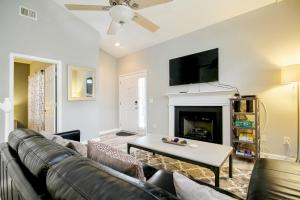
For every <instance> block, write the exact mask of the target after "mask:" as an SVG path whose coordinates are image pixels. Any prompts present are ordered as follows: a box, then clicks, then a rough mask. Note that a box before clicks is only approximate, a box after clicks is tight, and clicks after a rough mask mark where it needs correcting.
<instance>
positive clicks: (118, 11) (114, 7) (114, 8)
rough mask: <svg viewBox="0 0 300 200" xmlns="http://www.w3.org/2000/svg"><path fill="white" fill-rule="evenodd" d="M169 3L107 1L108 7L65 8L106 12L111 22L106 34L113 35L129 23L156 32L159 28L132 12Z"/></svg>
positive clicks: (154, 1) (125, 0)
mask: <svg viewBox="0 0 300 200" xmlns="http://www.w3.org/2000/svg"><path fill="white" fill-rule="evenodd" d="M171 1H173V0H109V4H110V6H102V5H80V4H65V7H66V8H67V9H69V10H80V11H108V12H109V14H110V16H111V18H112V21H111V23H110V26H109V28H108V31H107V34H108V35H114V34H116V33H117V32H118V31H119V30H120V28H121V27H122V25H124V24H126V23H128V22H130V21H134V22H136V23H137V24H139V25H140V26H142V27H144V28H145V29H147V30H148V31H151V32H156V31H157V30H158V29H159V27H158V26H157V25H156V24H154V23H153V22H151V21H150V20H148V19H147V18H145V17H143V16H142V15H140V14H138V13H137V12H135V11H134V10H139V9H143V8H147V7H150V6H155V5H158V4H163V3H168V2H171Z"/></svg>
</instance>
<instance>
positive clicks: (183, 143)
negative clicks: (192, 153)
mask: <svg viewBox="0 0 300 200" xmlns="http://www.w3.org/2000/svg"><path fill="white" fill-rule="evenodd" d="M161 140H162V141H163V142H164V143H168V144H175V145H179V146H186V145H187V141H186V140H180V139H179V138H174V139H171V138H165V137H163V138H162V139H161Z"/></svg>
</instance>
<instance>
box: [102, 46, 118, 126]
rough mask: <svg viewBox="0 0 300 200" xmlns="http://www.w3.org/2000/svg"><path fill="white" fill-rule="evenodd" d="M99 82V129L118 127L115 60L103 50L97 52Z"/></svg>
mask: <svg viewBox="0 0 300 200" xmlns="http://www.w3.org/2000/svg"><path fill="white" fill-rule="evenodd" d="M99 54H100V55H99V70H98V72H97V77H99V80H100V81H99V84H98V89H97V92H98V93H97V98H98V99H99V112H100V117H99V120H98V121H99V125H100V131H107V130H112V129H117V128H118V127H119V113H118V108H119V106H118V105H119V104H118V102H119V100H118V96H119V95H118V83H119V81H118V71H117V60H116V59H115V58H114V57H113V56H111V55H110V54H108V53H106V52H105V51H103V50H100V52H99Z"/></svg>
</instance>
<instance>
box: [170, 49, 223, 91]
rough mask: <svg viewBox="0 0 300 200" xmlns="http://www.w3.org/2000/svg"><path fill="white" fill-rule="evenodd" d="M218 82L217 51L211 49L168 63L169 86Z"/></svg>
mask: <svg viewBox="0 0 300 200" xmlns="http://www.w3.org/2000/svg"><path fill="white" fill-rule="evenodd" d="M218 80H219V50H218V49H211V50H208V51H203V52H200V53H195V54H192V55H188V56H183V57H180V58H174V59H171V60H170V61H169V83H170V86H175V85H185V84H193V83H206V82H214V81H218Z"/></svg>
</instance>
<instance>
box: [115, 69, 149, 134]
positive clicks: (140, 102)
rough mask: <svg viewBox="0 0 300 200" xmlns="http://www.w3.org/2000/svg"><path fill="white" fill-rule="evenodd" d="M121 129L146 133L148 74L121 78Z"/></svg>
mask: <svg viewBox="0 0 300 200" xmlns="http://www.w3.org/2000/svg"><path fill="white" fill-rule="evenodd" d="M119 105H120V109H119V110H120V116H119V118H120V129H121V130H124V131H130V132H136V133H143V134H144V133H145V130H146V73H136V74H132V75H126V76H121V77H120V79H119Z"/></svg>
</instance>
